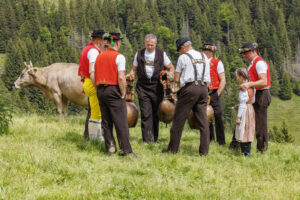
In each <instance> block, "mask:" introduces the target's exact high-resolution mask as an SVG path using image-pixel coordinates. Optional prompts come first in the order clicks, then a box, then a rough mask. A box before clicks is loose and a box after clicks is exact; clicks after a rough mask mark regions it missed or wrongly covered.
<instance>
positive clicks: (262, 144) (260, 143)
mask: <svg viewBox="0 0 300 200" xmlns="http://www.w3.org/2000/svg"><path fill="white" fill-rule="evenodd" d="M270 103H271V94H270V90H268V89H266V90H256V93H255V103H254V104H253V107H254V111H255V131H256V140H257V150H258V151H260V152H263V151H265V150H267V149H268V142H269V134H268V123H267V119H268V117H267V114H268V107H269V105H270Z"/></svg>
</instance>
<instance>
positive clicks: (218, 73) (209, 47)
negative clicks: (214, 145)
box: [200, 42, 226, 145]
mask: <svg viewBox="0 0 300 200" xmlns="http://www.w3.org/2000/svg"><path fill="white" fill-rule="evenodd" d="M200 49H202V52H203V53H204V54H205V55H206V56H207V58H208V61H209V66H210V78H211V83H210V85H209V95H210V105H211V106H212V108H213V110H214V117H215V126H216V136H217V142H218V143H219V145H224V144H225V132H224V123H223V119H222V99H221V94H222V91H223V90H224V87H225V85H226V78H225V71H224V65H223V63H222V61H221V60H219V59H217V58H215V57H214V55H215V53H216V50H217V47H216V46H214V45H213V44H212V43H210V42H206V43H204V44H203V46H202V47H201V48H200ZM209 131H210V140H215V133H214V125H213V123H211V124H210V126H209Z"/></svg>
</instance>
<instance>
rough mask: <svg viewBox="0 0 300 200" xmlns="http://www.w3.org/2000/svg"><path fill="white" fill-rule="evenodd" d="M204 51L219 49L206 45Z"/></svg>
mask: <svg viewBox="0 0 300 200" xmlns="http://www.w3.org/2000/svg"><path fill="white" fill-rule="evenodd" d="M202 49H204V50H211V51H215V50H217V47H216V46H211V45H204V46H203V48H202Z"/></svg>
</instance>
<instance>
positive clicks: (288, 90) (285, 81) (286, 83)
mask: <svg viewBox="0 0 300 200" xmlns="http://www.w3.org/2000/svg"><path fill="white" fill-rule="evenodd" d="M279 98H280V99H282V100H289V99H291V98H292V86H291V81H290V77H289V76H288V74H287V73H286V72H284V73H283V76H282V80H281V84H280V92H279Z"/></svg>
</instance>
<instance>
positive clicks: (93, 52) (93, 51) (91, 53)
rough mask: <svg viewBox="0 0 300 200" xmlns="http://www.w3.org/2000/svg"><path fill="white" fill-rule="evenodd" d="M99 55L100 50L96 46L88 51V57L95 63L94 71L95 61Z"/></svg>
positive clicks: (93, 70) (93, 68)
mask: <svg viewBox="0 0 300 200" xmlns="http://www.w3.org/2000/svg"><path fill="white" fill-rule="evenodd" d="M98 55H99V52H98V51H97V49H95V48H91V49H90V50H89V51H88V54H87V58H88V60H89V64H91V63H94V64H93V66H92V72H95V62H96V59H97V57H98Z"/></svg>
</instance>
